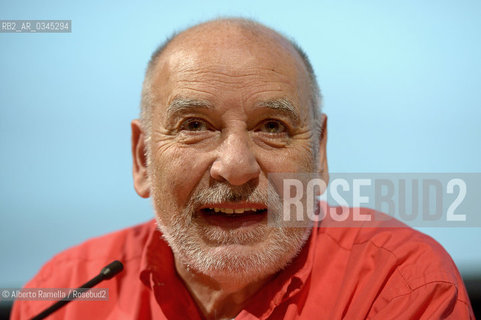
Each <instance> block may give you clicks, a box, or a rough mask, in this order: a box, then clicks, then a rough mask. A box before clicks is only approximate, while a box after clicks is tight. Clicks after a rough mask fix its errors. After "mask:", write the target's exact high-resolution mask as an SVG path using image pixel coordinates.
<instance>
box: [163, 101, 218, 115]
mask: <svg viewBox="0 0 481 320" xmlns="http://www.w3.org/2000/svg"><path fill="white" fill-rule="evenodd" d="M213 107H214V106H213V105H212V104H211V103H209V102H208V101H204V100H197V99H188V98H183V97H177V98H174V100H172V102H171V103H170V104H169V106H168V107H167V111H166V112H167V117H171V116H173V115H174V114H176V113H181V112H186V111H189V110H191V109H192V108H202V109H212V108H213Z"/></svg>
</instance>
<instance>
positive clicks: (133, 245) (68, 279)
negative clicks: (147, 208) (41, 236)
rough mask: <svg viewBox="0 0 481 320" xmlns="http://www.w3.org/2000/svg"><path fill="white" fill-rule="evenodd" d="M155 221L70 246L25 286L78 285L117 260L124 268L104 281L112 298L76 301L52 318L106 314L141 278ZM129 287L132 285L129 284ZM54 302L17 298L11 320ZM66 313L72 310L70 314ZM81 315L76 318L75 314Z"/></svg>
mask: <svg viewBox="0 0 481 320" xmlns="http://www.w3.org/2000/svg"><path fill="white" fill-rule="evenodd" d="M154 228H155V226H154V220H151V221H149V222H146V223H143V224H140V225H137V226H133V227H129V228H126V229H123V230H119V231H116V232H112V233H109V234H106V235H103V236H100V237H96V238H92V239H90V240H88V241H85V242H84V243H82V244H79V245H77V246H74V247H72V248H69V249H67V250H65V251H63V252H61V253H59V254H57V255H56V256H54V257H53V258H52V259H51V260H50V261H48V262H47V263H46V264H45V265H44V266H43V267H42V268H41V269H40V271H39V272H38V273H37V274H36V275H35V276H34V277H33V279H31V280H30V281H29V282H28V283H27V284H26V285H25V288H37V289H40V288H77V287H79V286H81V285H83V284H84V283H86V282H87V281H88V280H90V279H92V278H93V277H95V276H96V275H98V274H99V273H100V270H101V269H102V268H103V267H105V266H106V265H107V264H109V263H111V262H112V261H114V260H119V261H120V262H122V264H123V265H124V270H123V271H122V272H121V273H120V274H119V275H117V276H116V277H114V278H113V279H111V280H108V281H105V282H103V283H102V284H101V287H102V288H107V289H108V292H109V300H108V301H107V302H104V301H76V303H75V304H74V303H72V304H70V305H69V307H68V308H62V309H61V310H59V311H57V312H56V313H55V315H54V316H53V318H55V319H57V318H58V319H62V318H68V317H70V318H71V319H77V318H79V319H80V318H82V317H83V316H85V314H86V313H88V312H91V313H92V314H96V315H97V316H98V315H101V314H102V316H101V318H102V317H104V316H105V317H107V316H108V315H109V314H110V313H112V312H113V310H116V307H115V305H116V301H117V296H118V294H119V292H120V291H121V290H127V291H132V290H133V285H132V284H134V283H137V282H136V281H133V279H138V277H139V274H138V273H139V268H140V263H141V259H142V253H143V248H144V246H145V243H146V242H147V239H148V237H149V236H150V235H151V234H152V230H154ZM129 286H130V287H129ZM51 304H52V301H46V300H30V301H28V300H24V301H22V300H18V301H15V303H14V305H13V309H12V315H11V318H12V319H27V318H30V317H32V316H33V315H35V314H38V313H39V312H40V311H41V310H44V309H45V308H46V307H47V306H49V305H51ZM66 312H70V313H69V314H68V315H67V313H66ZM76 314H79V315H81V316H79V317H76V316H74V315H76Z"/></svg>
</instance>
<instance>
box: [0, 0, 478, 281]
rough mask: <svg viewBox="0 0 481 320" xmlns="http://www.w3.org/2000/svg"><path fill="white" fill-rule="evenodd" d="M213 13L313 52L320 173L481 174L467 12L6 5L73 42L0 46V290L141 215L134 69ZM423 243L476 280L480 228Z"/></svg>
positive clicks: (346, 4) (387, 6)
mask: <svg viewBox="0 0 481 320" xmlns="http://www.w3.org/2000/svg"><path fill="white" fill-rule="evenodd" d="M219 15H241V16H245V17H251V18H255V19H258V20H259V21H260V22H262V23H265V24H267V25H269V26H271V27H273V28H275V29H277V30H279V31H281V32H283V33H285V34H287V35H289V36H291V37H293V38H295V39H296V40H297V41H298V42H299V44H300V45H301V46H302V47H303V48H304V49H305V50H306V52H307V53H308V54H309V56H310V58H311V60H312V63H313V65H314V68H315V70H316V72H317V76H318V79H319V83H320V86H321V89H322V91H323V94H324V97H325V109H324V110H325V112H326V113H327V114H328V116H329V144H328V157H329V166H330V170H331V171H332V172H481V161H480V160H481V159H480V158H481V157H480V156H481V147H480V140H481V129H480V119H481V95H480V84H481V59H480V58H481V41H480V36H479V32H480V30H481V2H479V1H474V0H473V1H463V0H461V1H454V0H452V1H442V0H441V1H434V0H431V1H427V0H425V1H414V0H402V1H389V2H388V1H380V0H379V1H371V0H366V1H354V0H352V1H316V2H306V1H286V2H284V3H283V2H280V1H263V2H258V1H245V0H244V1H242V2H239V3H230V2H228V1H197V2H195V1H158V2H154V1H146V2H140V3H134V2H133V1H130V2H124V3H122V2H121V1H82V2H80V1H77V2H76V3H66V1H30V2H26V1H2V2H1V3H0V19H67V20H72V33H66V34H9V33H0V70H1V72H0V148H1V157H0V213H1V220H0V287H8V286H20V285H22V284H24V283H25V282H26V281H27V280H28V279H29V278H31V277H32V276H33V275H34V274H35V273H36V271H37V270H38V269H39V268H40V266H41V265H42V264H43V263H45V262H46V261H47V260H49V259H50V258H51V257H52V256H53V255H54V254H55V253H57V252H59V251H60V250H62V249H65V248H67V247H69V246H72V245H74V244H77V243H79V242H82V241H83V240H85V239H88V238H90V237H92V236H96V235H101V234H104V233H106V232H109V231H113V230H116V229H119V228H123V227H126V226H129V225H132V224H136V223H140V222H143V221H146V220H148V219H150V218H151V217H152V216H153V215H152V210H151V206H150V201H149V200H143V199H140V198H139V197H138V196H137V195H136V193H135V191H134V189H133V187H132V177H131V156H130V121H131V119H133V118H136V117H137V116H138V105H139V98H140V90H141V84H142V79H143V73H144V70H145V66H146V63H147V61H148V59H149V57H150V54H151V52H152V51H153V50H154V49H155V48H156V46H157V45H158V44H159V43H160V42H161V41H163V40H164V39H165V38H166V37H167V36H169V35H170V34H171V33H172V32H173V31H174V30H178V29H182V28H184V27H187V26H189V25H192V24H195V23H197V22H200V21H203V20H206V19H210V18H214V17H217V16H219ZM423 231H425V232H427V233H429V234H430V235H432V236H433V237H434V238H435V239H437V240H438V241H439V242H441V243H442V244H443V245H444V247H445V248H446V249H447V250H448V251H449V252H450V253H451V255H452V256H453V258H454V260H455V262H456V263H457V264H458V266H459V268H460V270H461V271H462V273H463V274H464V275H468V276H469V275H473V274H475V273H478V272H479V271H480V270H481V251H480V250H479V245H480V244H481V230H480V229H479V228H458V229H455V228H444V229H424V230H423ZM139 250H140V249H139Z"/></svg>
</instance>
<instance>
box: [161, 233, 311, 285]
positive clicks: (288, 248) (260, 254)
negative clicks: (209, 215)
mask: <svg viewBox="0 0 481 320" xmlns="http://www.w3.org/2000/svg"><path fill="white" fill-rule="evenodd" d="M159 228H160V230H161V232H162V234H163V235H164V238H165V240H166V241H167V243H168V244H169V245H170V247H171V248H172V251H173V252H174V256H175V257H176V259H178V260H179V262H181V263H182V264H183V265H184V266H185V267H186V268H187V269H189V270H191V271H195V272H196V273H199V274H203V275H205V276H208V277H210V278H213V279H216V280H218V281H237V282H244V283H245V282H253V281H256V280H260V279H263V278H266V277H268V276H270V275H273V274H275V273H277V272H278V271H280V270H281V269H283V268H284V267H285V266H286V265H287V264H289V262H291V261H292V260H293V259H294V258H295V257H296V255H297V254H298V253H299V252H300V250H301V249H302V248H303V246H304V244H305V242H306V241H307V239H308V237H309V235H310V229H304V228H296V229H288V228H284V229H283V228H275V230H270V229H272V228H270V229H269V228H267V227H266V228H256V229H253V230H250V231H249V232H247V233H246V232H236V233H235V234H232V233H229V234H225V233H224V232H221V231H219V230H214V231H212V230H211V232H207V233H206V232H205V230H203V229H202V228H200V229H197V228H192V229H190V230H189V231H188V232H185V231H184V232H180V230H174V229H176V228H173V229H171V228H166V227H163V226H162V225H159ZM195 229H197V230H195Z"/></svg>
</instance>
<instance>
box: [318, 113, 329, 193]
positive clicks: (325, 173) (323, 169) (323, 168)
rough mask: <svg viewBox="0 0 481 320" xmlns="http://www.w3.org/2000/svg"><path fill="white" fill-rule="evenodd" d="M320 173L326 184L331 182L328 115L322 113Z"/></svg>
mask: <svg viewBox="0 0 481 320" xmlns="http://www.w3.org/2000/svg"><path fill="white" fill-rule="evenodd" d="M319 173H320V174H321V179H322V180H324V182H325V183H326V186H327V185H328V184H329V169H328V167H327V115H326V114H324V113H323V114H322V115H321V136H320V138H319Z"/></svg>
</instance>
